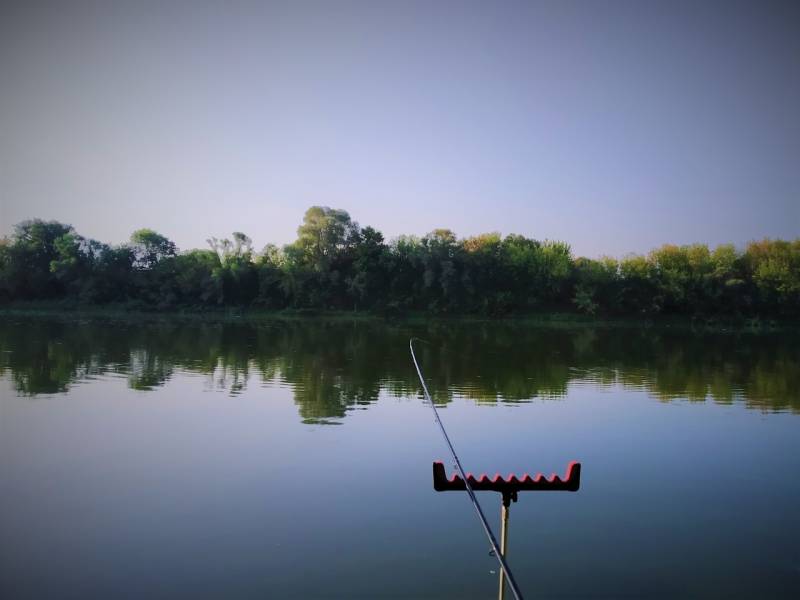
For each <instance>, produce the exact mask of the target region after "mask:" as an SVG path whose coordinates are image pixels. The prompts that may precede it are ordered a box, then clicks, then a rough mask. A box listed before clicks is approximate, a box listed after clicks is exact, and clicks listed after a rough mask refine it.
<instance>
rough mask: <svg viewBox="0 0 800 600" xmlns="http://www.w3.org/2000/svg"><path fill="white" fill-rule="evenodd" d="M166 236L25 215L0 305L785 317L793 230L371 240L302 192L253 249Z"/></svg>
mask: <svg viewBox="0 0 800 600" xmlns="http://www.w3.org/2000/svg"><path fill="white" fill-rule="evenodd" d="M208 245H209V248H208V249H206V250H189V251H186V252H179V251H178V248H177V247H176V246H175V244H174V243H173V242H172V241H170V240H169V239H167V238H166V237H164V236H163V235H161V234H159V233H157V232H155V231H153V230H150V229H140V230H138V231H135V232H134V233H133V235H132V236H131V239H130V242H128V243H126V244H122V245H119V246H111V245H108V244H104V243H101V242H98V241H96V240H91V239H87V238H85V237H83V236H81V235H80V234H78V233H77V232H76V231H75V230H74V228H72V227H71V226H70V225H66V224H63V223H59V222H56V221H42V220H39V219H35V220H30V221H24V222H22V223H19V224H17V225H16V226H15V229H14V233H13V234H12V235H11V236H9V237H6V238H3V239H2V240H0V315H10V314H21V313H29V314H33V313H37V314H43V313H48V312H49V313H56V312H60V313H64V312H70V313H84V314H92V315H96V316H102V315H107V316H109V315H117V316H122V315H125V316H129V317H131V316H136V315H154V314H161V315H164V316H167V315H170V316H174V317H185V318H212V319H218V318H223V319H224V318H231V319H237V318H248V319H253V318H296V317H305V316H324V317H326V318H353V317H354V316H356V317H358V318H362V317H364V318H371V317H382V318H390V319H403V320H405V319H426V318H450V317H453V318H467V319H495V318H502V319H514V320H523V321H529V322H546V323H572V324H582V323H591V324H594V325H597V324H609V323H614V324H623V323H634V324H641V323H659V324H673V323H674V324H690V325H692V326H694V325H701V326H711V327H717V326H723V327H724V326H731V325H734V326H744V327H750V328H754V329H759V328H764V327H766V328H770V327H775V326H777V325H778V324H780V325H784V324H796V323H798V322H800V238H798V239H795V240H794V241H784V240H770V239H765V240H761V241H753V242H750V243H749V244H748V245H747V246H746V248H745V249H744V250H737V249H736V248H735V247H734V246H733V245H730V244H727V245H721V246H718V247H717V248H715V249H713V250H712V249H709V248H708V246H706V245H703V244H693V245H687V246H675V245H664V246H661V247H660V248H657V249H655V250H652V251H651V252H650V253H648V254H647V255H633V254H632V255H628V256H626V257H624V258H622V259H615V258H610V257H604V258H601V259H597V260H595V259H589V258H584V257H573V256H572V252H571V249H570V246H569V245H568V244H567V243H565V242H560V241H549V240H545V241H538V240H535V239H530V238H526V237H523V236H520V235H507V236H505V237H501V236H500V234H498V233H488V234H482V235H478V236H474V237H469V238H462V239H459V238H457V237H456V236H455V234H454V233H453V232H452V231H450V230H448V229H436V230H434V231H433V232H431V233H429V234H427V235H425V236H423V237H416V236H400V237H399V238H397V239H395V240H392V241H391V242H389V243H387V242H386V241H385V240H384V238H383V235H382V234H381V233H380V232H379V231H376V230H375V229H373V228H371V227H364V228H362V227H360V226H359V225H358V224H357V223H356V222H354V221H353V220H352V219H351V218H350V215H349V214H348V213H347V212H346V211H344V210H338V209H331V208H328V207H319V206H315V207H311V208H310V209H309V210H308V211H306V214H305V216H304V220H303V223H302V225H300V227H299V228H298V237H297V240H296V241H295V242H293V243H291V244H287V245H286V246H284V247H283V248H278V247H277V246H275V245H273V244H267V245H266V246H265V247H264V248H263V249H262V250H261V251H256V250H254V248H253V244H252V240H251V239H250V238H249V237H248V236H246V235H245V234H243V233H241V232H235V233H234V234H233V236H232V239H217V238H210V239H209V240H208Z"/></svg>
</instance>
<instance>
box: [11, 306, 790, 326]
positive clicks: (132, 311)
mask: <svg viewBox="0 0 800 600" xmlns="http://www.w3.org/2000/svg"><path fill="white" fill-rule="evenodd" d="M9 317H42V318H78V319H102V320H118V319H122V320H126V321H131V320H133V321H148V322H151V321H208V322H235V321H275V320H299V319H312V320H326V321H376V322H391V323H420V322H427V321H437V322H446V321H459V322H476V323H484V322H513V323H520V324H525V325H528V326H537V325H539V326H547V327H648V328H650V327H652V328H661V327H679V328H687V329H701V330H711V331H727V330H746V331H775V330H783V329H789V330H794V329H797V330H800V322H798V321H795V320H785V319H774V318H770V319H762V318H759V317H748V318H745V317H732V316H694V317H688V316H681V315H648V316H638V315H637V316H619V315H614V316H609V315H594V316H589V315H584V314H579V313H568V312H557V311H549V312H541V313H529V314H514V315H504V316H485V315H475V314H450V315H448V314H434V313H426V312H422V311H408V312H392V313H389V312H375V311H342V310H316V309H280V310H270V309H265V308H230V307H228V308H218V309H209V308H205V307H204V308H199V309H198V308H189V307H187V308H179V309H175V308H170V309H168V310H158V309H145V308H142V307H141V306H130V305H115V304H111V305H102V306H98V305H79V304H67V303H62V302H24V303H22V302H20V303H13V304H9V305H5V306H0V318H9Z"/></svg>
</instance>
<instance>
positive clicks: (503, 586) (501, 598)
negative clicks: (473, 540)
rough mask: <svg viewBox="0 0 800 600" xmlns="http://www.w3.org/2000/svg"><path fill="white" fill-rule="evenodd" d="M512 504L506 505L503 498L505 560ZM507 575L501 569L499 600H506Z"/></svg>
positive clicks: (501, 537)
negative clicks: (509, 514)
mask: <svg viewBox="0 0 800 600" xmlns="http://www.w3.org/2000/svg"><path fill="white" fill-rule="evenodd" d="M510 508H511V507H510V503H509V504H506V499H505V498H503V504H502V505H501V506H500V524H501V526H500V552H502V554H503V558H506V556H507V547H508V513H509V511H510ZM505 576H506V574H505V571H503V569H500V593H499V594H498V596H497V597H498V598H499V600H505V597H506V577H505Z"/></svg>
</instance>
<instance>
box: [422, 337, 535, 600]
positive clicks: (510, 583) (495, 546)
mask: <svg viewBox="0 0 800 600" xmlns="http://www.w3.org/2000/svg"><path fill="white" fill-rule="evenodd" d="M415 339H416V340H418V341H420V342H423V343H426V342H425V340H422V339H420V338H413V337H412V338H411V339H410V340H408V347H409V349H410V350H411V360H413V361H414V367H416V369H417V375H418V376H419V382H420V383H421V384H422V390H423V391H424V392H425V399H426V400H427V401H428V403H429V404H430V405H431V408H432V409H433V414H434V416H435V417H436V424H437V425H438V426H439V429H440V430H441V432H442V435H443V436H444V441H445V442H447V447H448V448H450V454H451V455H452V457H453V463H454V464H455V466H456V469H458V474H459V475H461V479H462V480H463V481H464V487H465V488H466V490H467V494H468V495H469V499H470V500H471V501H472V505H473V506H474V507H475V512H477V513H478V518H479V519H480V521H481V525H483V530H484V531H485V532H486V537H488V538H489V543H490V544H491V545H492V552H494V556H495V558H497V562H499V563H500V568H501V569H503V573H505V575H506V580H507V582H508V587H510V588H511V591H512V592H513V594H514V597H515V598H516V599H517V600H522V592H520V590H519V587H517V582H516V580H515V579H514V576H513V575H512V574H511V569H509V567H508V564H507V563H506V559H505V557H504V556H503V555H502V554H501V552H500V546H499V545H498V544H497V538H495V537H494V533H493V532H492V528H491V527H489V523H488V521H486V517H485V516H484V514H483V510H481V505H480V504H479V503H478V499H477V498H476V497H475V492H474V491H473V490H472V486H471V485H470V483H469V480H468V479H467V474H466V473H465V472H464V467H462V466H461V461H460V460H459V459H458V455H457V454H456V450H455V448H453V443H452V442H451V441H450V436H448V435H447V431H445V429H444V424H443V423H442V420H441V419H440V418H439V411H438V410H436V405H435V404H434V403H433V399H432V398H431V395H430V393H429V392H428V386H427V385H425V379H424V378H423V377H422V371H421V370H420V368H419V364H418V363H417V357H416V356H415V355H414V340H415Z"/></svg>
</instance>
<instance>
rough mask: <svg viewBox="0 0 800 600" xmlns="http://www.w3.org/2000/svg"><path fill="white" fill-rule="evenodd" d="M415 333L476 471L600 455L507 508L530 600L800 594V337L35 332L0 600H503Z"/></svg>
mask: <svg viewBox="0 0 800 600" xmlns="http://www.w3.org/2000/svg"><path fill="white" fill-rule="evenodd" d="M411 335H417V336H420V337H423V338H425V339H426V340H429V342H430V343H429V344H428V345H420V346H419V349H418V355H419V358H420V359H421V363H422V366H423V369H424V371H425V373H426V376H427V378H428V380H429V386H430V388H431V392H432V393H433V394H434V396H435V398H436V400H437V402H439V403H440V404H441V406H442V407H443V408H442V410H441V413H442V418H443V420H444V422H445V425H446V426H447V428H448V430H449V432H450V434H451V436H452V438H453V440H454V441H455V443H456V446H457V448H458V450H459V453H460V456H461V459H462V461H463V462H464V464H465V466H466V467H467V468H468V469H469V470H471V471H473V472H481V471H489V472H490V473H494V472H495V471H498V470H499V471H502V472H503V473H508V472H512V471H513V472H524V471H539V470H541V471H544V472H545V473H550V472H551V471H558V472H563V471H564V468H565V467H566V465H567V463H568V462H569V461H570V460H573V459H576V460H580V461H581V462H582V463H583V480H582V488H581V490H580V491H579V492H578V493H575V494H571V493H528V494H521V495H520V501H519V502H518V503H516V504H514V505H512V508H511V533H510V542H509V543H510V549H509V562H510V564H511V566H512V568H513V569H514V572H515V574H516V577H517V579H518V581H519V584H520V587H521V588H522V590H523V591H524V592H525V593H526V597H613V598H619V597H741V598H753V597H800V509H798V504H799V501H800V477H799V476H798V474H800V350H799V349H798V348H800V346H799V345H798V341H800V340H798V335H797V334H796V333H785V332H784V333H759V334H756V333H743V332H740V333H725V332H718V333H700V332H693V331H691V330H674V329H652V328H633V327H631V328H586V327H582V328H573V329H570V328H543V327H532V326H523V325H519V324H511V323H457V322H444V323H436V324H428V325H419V326H412V325H387V324H384V323H379V322H359V323H350V322H346V323H345V322H324V321H310V320H309V321H292V322H259V323H250V324H247V323H236V324H230V323H226V324H220V323H218V324H202V325H200V324H193V323H185V322H184V323H168V324H165V323H156V322H154V323H149V324H148V323H131V322H113V321H105V322H101V321H80V320H74V319H72V320H42V319H33V320H24V319H17V318H5V320H2V321H0V394H2V396H1V398H0V596H1V597H3V598H123V597H125V598H127V597H130V598H145V597H146V598H274V597H300V598H305V597H309V598H312V597H344V598H352V597H362V598H373V597H402V598H426V597H430V598H438V597H448V598H470V597H475V598H490V597H493V596H495V595H496V587H497V582H496V573H495V571H496V568H497V567H496V562H495V560H494V559H493V558H492V557H490V556H489V555H488V549H489V548H488V544H487V542H486V541H485V538H484V537H483V534H482V532H481V530H480V526H479V524H478V522H477V520H476V519H475V516H474V512H473V510H472V508H471V506H470V505H469V503H468V500H467V498H466V496H465V495H463V494H461V493H436V492H434V491H433V489H432V482H431V462H432V461H433V460H435V459H446V458H447V454H446V448H445V446H444V444H443V442H442V440H441V438H440V437H439V433H438V430H437V428H436V426H435V424H434V423H433V420H432V415H431V410H430V408H429V407H426V406H424V405H423V404H422V402H421V401H420V399H419V398H420V397H419V388H418V382H417V380H416V374H415V372H414V367H413V365H412V363H411V361H410V359H409V354H408V338H409V337H410V336H411ZM447 464H449V463H447ZM480 498H481V500H482V503H483V506H484V510H485V511H486V512H487V514H488V515H489V516H490V517H491V518H492V520H493V522H494V523H495V524H496V523H497V521H498V520H499V519H498V516H499V504H500V502H499V496H498V495H496V494H493V493H482V494H481V495H480Z"/></svg>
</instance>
